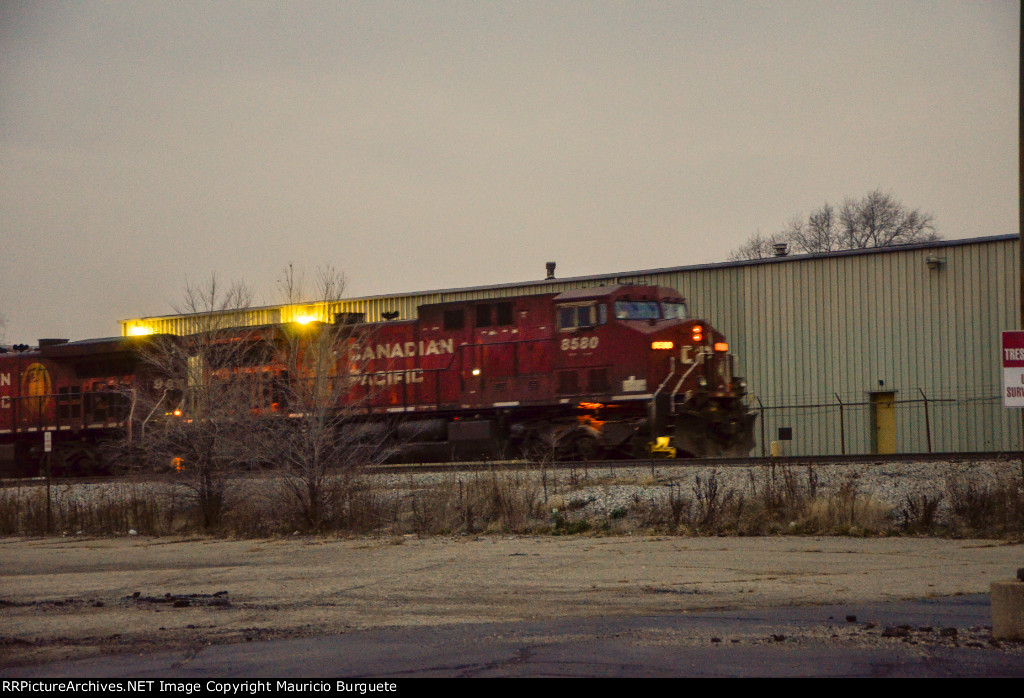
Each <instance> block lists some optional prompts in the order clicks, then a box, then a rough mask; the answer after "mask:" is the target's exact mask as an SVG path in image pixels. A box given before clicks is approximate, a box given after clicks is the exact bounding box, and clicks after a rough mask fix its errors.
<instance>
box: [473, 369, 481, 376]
mask: <svg viewBox="0 0 1024 698" xmlns="http://www.w3.org/2000/svg"><path fill="white" fill-rule="evenodd" d="M473 375H474V376H479V375H480V369H479V368H474V369H473Z"/></svg>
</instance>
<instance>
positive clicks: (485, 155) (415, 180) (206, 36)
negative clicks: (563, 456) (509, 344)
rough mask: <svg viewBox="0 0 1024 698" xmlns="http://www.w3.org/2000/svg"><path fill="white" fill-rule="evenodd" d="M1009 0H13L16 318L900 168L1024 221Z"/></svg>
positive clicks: (53, 328) (777, 214)
mask: <svg viewBox="0 0 1024 698" xmlns="http://www.w3.org/2000/svg"><path fill="white" fill-rule="evenodd" d="M1019 27H1020V19H1019V3H1018V2H1016V1H975V2H968V1H965V0H952V1H950V0H927V1H924V2H909V1H904V2H900V1H894V0H880V1H878V2H871V1H867V0H862V1H838V0H837V1H834V2H825V1H822V0H813V1H809V2H797V1H785V0H783V1H776V2H770V3H768V2H753V1H740V2H728V1H723V0H708V1H699V0H677V1H675V2H625V1H622V2H556V1H551V2H525V1H517V2H482V1H480V0H474V1H471V2H414V1H405V2H371V1H368V0H365V1H359V2H340V1H329V2H315V1H313V0H306V1H302V2H298V1H296V2H254V1H253V0H245V1H244V2H232V1H224V2H138V1H133V2H41V1H39V0H33V1H31V2H27V3H20V2H12V1H11V0H5V1H4V3H3V4H2V5H0V314H3V315H5V316H6V317H7V321H8V322H7V328H6V332H5V338H6V340H7V341H9V342H22V341H24V342H34V341H35V339H37V338H39V337H54V336H57V337H70V338H72V339H81V338H86V337H98V336H110V335H113V334H116V333H117V331H118V328H117V324H116V322H117V320H118V319H121V318H125V317H133V316H141V315H156V314H166V313H169V312H172V307H171V305H172V304H173V303H175V302H177V301H179V300H180V298H181V297H182V290H183V288H184V286H185V284H186V280H193V281H200V280H202V279H206V278H209V276H210V275H211V274H213V273H216V274H217V275H218V276H219V277H221V278H223V279H225V280H230V279H237V280H245V281H247V282H248V283H249V284H251V285H252V286H253V287H254V288H255V289H256V290H257V292H258V299H257V300H259V301H261V302H266V303H272V302H277V301H278V298H276V297H275V290H274V289H275V283H276V279H277V278H278V276H279V272H280V270H281V268H282V267H283V266H284V265H285V264H287V263H288V262H293V263H294V264H295V265H296V267H298V268H304V269H307V270H313V269H315V267H316V266H317V265H320V264H324V263H329V264H332V265H334V266H335V267H337V268H338V269H340V270H342V271H343V272H344V273H345V274H346V275H347V277H348V280H349V284H348V293H349V295H372V294H382V293H392V292H400V291H417V290H427V289H435V288H449V287H457V286H467V285H477V284H488V283H509V282H518V281H525V280H529V279H537V278H541V277H543V274H544V262H546V261H548V260H555V261H557V262H558V274H559V276H576V275H583V274H596V273H605V272H613V271H618V270H635V269H646V268H653V267H662V266H675V265H684V264H697V263H703V262H715V261H724V260H725V258H726V256H727V254H728V253H729V251H730V250H732V249H733V248H735V247H736V246H738V245H739V244H741V243H742V242H743V241H744V240H745V239H746V238H747V237H749V236H750V235H751V234H753V233H755V232H758V231H760V232H761V233H770V232H774V231H776V230H778V229H779V228H781V227H783V225H784V224H785V223H786V222H787V220H789V219H790V218H791V217H792V216H794V215H796V214H806V213H807V212H809V211H810V210H811V209H813V208H815V207H817V206H820V205H821V204H822V203H824V202H825V201H826V200H827V201H831V202H836V203H838V202H840V201H841V200H842V199H843V197H845V196H861V195H863V194H865V193H866V192H868V191H870V190H871V189H874V188H876V187H880V188H882V189H883V190H885V191H891V192H892V193H894V194H895V195H896V196H897V197H898V198H900V199H901V200H902V201H903V202H904V203H905V204H906V205H908V206H910V207H912V208H921V209H923V210H925V211H927V212H931V213H933V214H934V215H935V218H936V221H937V224H938V228H939V232H940V233H941V234H942V235H943V236H944V237H946V238H961V237H975V236H982V235H1001V234H1008V233H1015V232H1017V225H1018V224H1017V71H1018V48H1017V47H1018V35H1019Z"/></svg>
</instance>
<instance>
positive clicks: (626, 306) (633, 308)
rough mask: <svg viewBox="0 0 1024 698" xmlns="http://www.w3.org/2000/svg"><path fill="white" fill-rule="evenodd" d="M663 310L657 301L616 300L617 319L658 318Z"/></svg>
mask: <svg viewBox="0 0 1024 698" xmlns="http://www.w3.org/2000/svg"><path fill="white" fill-rule="evenodd" d="M660 318H661V311H660V310H659V309H658V302H657V301H615V319H616V320H658V319H660Z"/></svg>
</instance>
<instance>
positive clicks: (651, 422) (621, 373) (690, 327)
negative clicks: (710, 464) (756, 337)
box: [554, 286, 753, 456]
mask: <svg viewBox="0 0 1024 698" xmlns="http://www.w3.org/2000/svg"><path fill="white" fill-rule="evenodd" d="M554 304H555V309H556V316H557V319H558V338H557V339H556V343H557V346H558V351H557V352H556V354H557V361H556V375H557V378H558V380H557V385H558V391H559V393H562V394H566V395H568V394H574V395H577V396H584V397H578V398H577V401H578V403H579V404H580V406H581V407H580V410H581V412H582V414H580V415H579V419H580V422H581V423H586V425H587V427H588V428H591V429H594V430H595V431H596V438H597V439H598V443H599V444H600V445H601V446H602V447H603V449H604V450H605V451H606V452H608V453H616V452H618V453H624V452H628V453H630V454H631V455H634V456H639V455H644V454H654V455H669V456H675V455H680V456H683V455H685V456H721V455H745V454H747V453H748V452H749V451H750V449H751V448H752V447H753V414H752V413H750V412H749V411H748V410H747V408H746V406H745V405H744V404H743V397H744V395H745V392H746V391H745V387H746V386H745V383H744V382H743V380H742V379H741V378H738V377H736V376H734V375H733V373H734V357H733V355H732V354H731V353H729V347H728V344H727V342H726V341H725V337H724V336H723V335H722V334H721V333H720V332H718V331H717V330H715V329H714V328H712V327H711V326H710V325H709V324H708V323H707V322H705V321H703V320H700V319H695V318H691V317H690V316H689V312H688V309H687V306H686V302H685V300H684V299H683V298H682V297H681V296H679V294H678V293H677V292H676V291H674V290H673V289H668V288H660V287H651V286H611V287H601V288H593V289H578V290H574V291H569V292H566V293H563V294H561V295H559V296H557V297H555V298H554ZM638 412H642V413H644V414H643V416H642V417H638V416H637V415H638Z"/></svg>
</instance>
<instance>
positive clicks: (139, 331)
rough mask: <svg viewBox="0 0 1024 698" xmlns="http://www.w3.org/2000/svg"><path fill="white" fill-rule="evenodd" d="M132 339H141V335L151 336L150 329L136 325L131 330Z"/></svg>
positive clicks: (151, 329)
mask: <svg viewBox="0 0 1024 698" xmlns="http://www.w3.org/2000/svg"><path fill="white" fill-rule="evenodd" d="M131 333H132V336H133V337H142V336H143V335H147V334H153V328H152V327H146V326H145V325H136V326H135V327H133V328H132V329H131Z"/></svg>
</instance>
